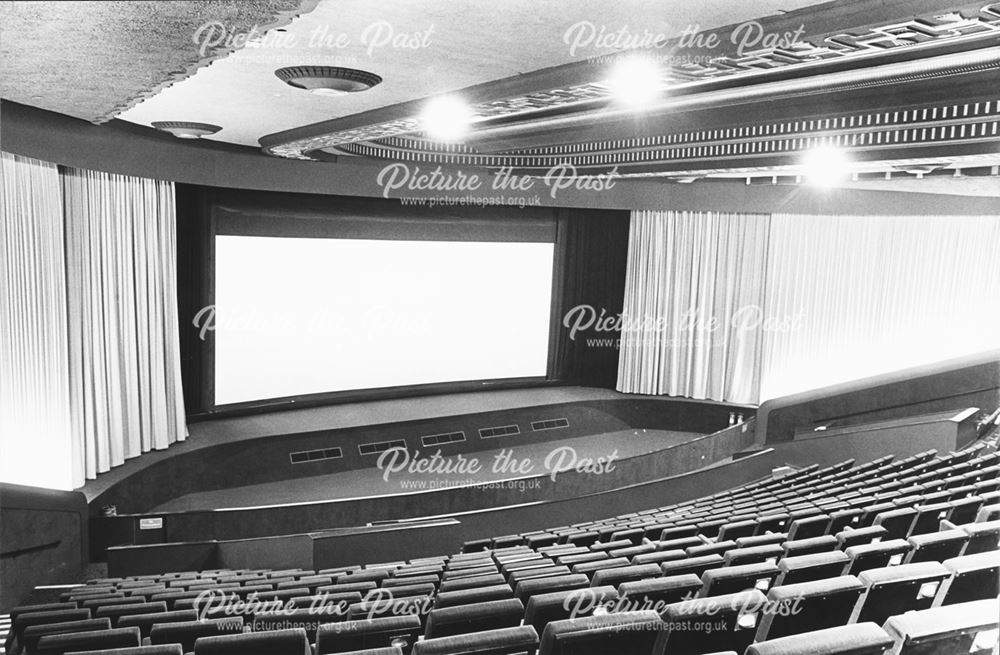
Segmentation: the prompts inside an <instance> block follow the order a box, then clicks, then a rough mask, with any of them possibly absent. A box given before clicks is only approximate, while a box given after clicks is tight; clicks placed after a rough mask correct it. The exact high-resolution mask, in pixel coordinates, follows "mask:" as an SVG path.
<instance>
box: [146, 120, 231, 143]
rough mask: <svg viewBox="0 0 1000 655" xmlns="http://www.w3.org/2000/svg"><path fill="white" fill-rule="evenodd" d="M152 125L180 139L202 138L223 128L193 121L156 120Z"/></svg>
mask: <svg viewBox="0 0 1000 655" xmlns="http://www.w3.org/2000/svg"><path fill="white" fill-rule="evenodd" d="M150 125H152V126H153V127H155V128H156V129H158V130H160V131H162V132H169V133H170V134H173V135H174V136H175V137H177V138H178V139H200V138H201V137H203V136H208V135H210V134H215V133H216V132H218V131H219V130H221V129H222V128H221V127H219V126H218V125H212V124H211V123H192V122H189V121H156V122H153V123H150Z"/></svg>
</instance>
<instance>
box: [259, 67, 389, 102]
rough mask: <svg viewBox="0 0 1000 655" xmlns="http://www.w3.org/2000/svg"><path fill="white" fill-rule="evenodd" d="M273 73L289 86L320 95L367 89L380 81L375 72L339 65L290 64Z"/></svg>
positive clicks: (337, 94)
mask: <svg viewBox="0 0 1000 655" xmlns="http://www.w3.org/2000/svg"><path fill="white" fill-rule="evenodd" d="M274 74H275V75H276V76H277V77H278V79H279V80H281V81H282V82H284V83H285V84H287V85H289V86H294V87H295V88H296V89H305V90H306V91H309V92H311V93H314V94H316V95H321V96H340V95H344V94H347V93H358V92H359V91H367V90H368V89H370V88H372V87H373V86H375V85H377V84H381V82H382V78H381V77H379V76H378V75H376V74H375V73H369V72H368V71H363V70H358V69H356V68H341V67H339V66H290V67H288V68H279V69H278V70H276V71H274Z"/></svg>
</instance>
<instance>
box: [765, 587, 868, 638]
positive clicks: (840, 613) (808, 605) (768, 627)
mask: <svg viewBox="0 0 1000 655" xmlns="http://www.w3.org/2000/svg"><path fill="white" fill-rule="evenodd" d="M864 589H865V586H864V584H862V583H861V581H860V580H858V579H857V578H855V577H854V576H851V575H845V576H840V577H836V578H827V579H825V580H816V581H813V582H803V583H800V584H791V585H782V586H780V587H774V588H773V589H771V590H770V591H769V592H768V593H767V599H768V601H770V605H769V608H768V611H767V612H764V613H763V615H762V616H761V619H760V623H759V625H758V627H757V634H756V637H755V639H756V640H757V641H765V640H768V639H776V638H780V637H787V636H788V635H793V634H799V633H801V632H812V631H814V630H822V629H825V628H832V627H835V626H838V625H846V624H847V623H850V622H852V621H850V618H851V614H852V612H853V610H854V607H855V605H857V601H858V598H860V597H861V594H862V592H864Z"/></svg>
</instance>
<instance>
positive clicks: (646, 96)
mask: <svg viewBox="0 0 1000 655" xmlns="http://www.w3.org/2000/svg"><path fill="white" fill-rule="evenodd" d="M661 77H662V76H661V73H660V67H659V66H658V65H657V63H656V62H655V61H654V60H653V59H651V58H650V57H646V56H643V55H638V54H633V55H629V56H626V57H623V58H622V59H620V60H619V61H618V63H616V64H615V66H614V67H613V68H612V69H611V73H610V76H609V77H608V79H607V85H608V89H610V91H611V97H612V98H614V100H615V102H618V103H620V104H622V105H625V106H626V107H630V108H632V109H645V108H646V107H648V106H649V105H651V104H652V103H653V102H654V101H655V100H656V99H657V98H659V97H660V87H661V85H662V79H661Z"/></svg>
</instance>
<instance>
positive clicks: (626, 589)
mask: <svg viewBox="0 0 1000 655" xmlns="http://www.w3.org/2000/svg"><path fill="white" fill-rule="evenodd" d="M702 584H703V583H702V581H701V578H699V577H698V576H696V575H694V574H693V573H685V574H683V575H673V576H668V577H663V578H652V579H649V580H637V581H635V582H623V583H622V584H621V585H619V586H618V594H619V595H620V597H621V602H620V605H622V606H624V607H625V608H627V609H629V610H633V611H638V610H655V611H657V612H661V611H663V609H664V608H665V607H666V606H667V605H670V604H671V603H679V602H681V601H682V600H685V599H690V598H694V597H695V596H696V595H697V593H698V590H699V589H701V587H702Z"/></svg>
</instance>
